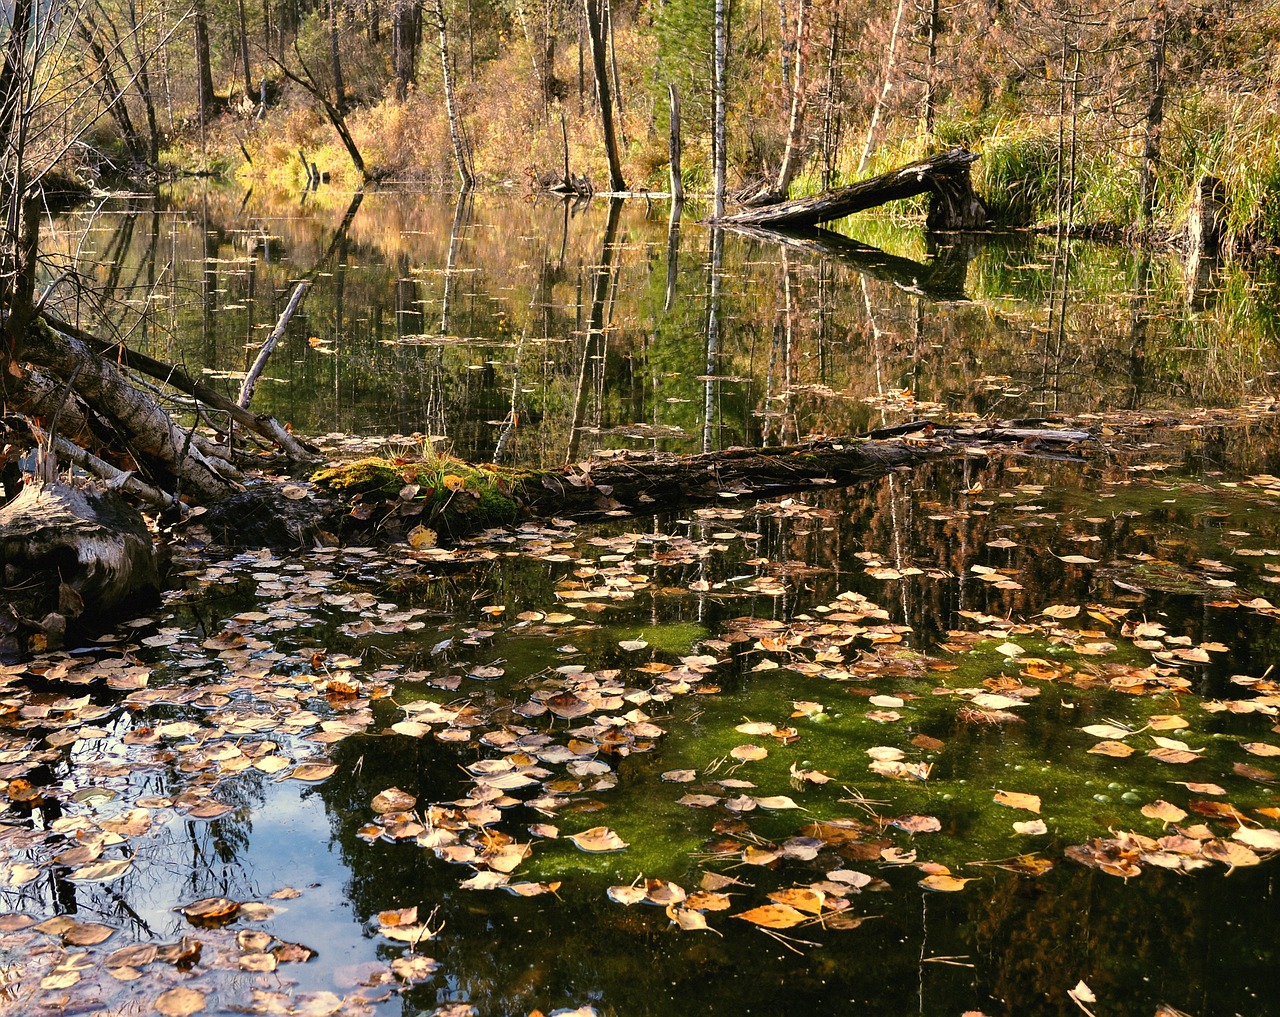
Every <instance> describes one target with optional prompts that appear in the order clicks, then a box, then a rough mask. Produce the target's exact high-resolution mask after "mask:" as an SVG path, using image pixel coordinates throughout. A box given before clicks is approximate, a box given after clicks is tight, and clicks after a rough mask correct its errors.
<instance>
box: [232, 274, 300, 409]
mask: <svg viewBox="0 0 1280 1017" xmlns="http://www.w3.org/2000/svg"><path fill="white" fill-rule="evenodd" d="M310 285H311V284H310V283H309V282H307V281H306V280H305V279H304V280H303V281H302V282H300V283H298V285H297V286H295V287H294V288H293V296H291V297H290V298H289V303H288V304H287V305H286V306H285V309H284V313H283V314H281V315H280V320H279V321H277V322H276V327H275V328H273V329H272V330H271V334H270V335H269V336H267V338H266V341H265V342H263V344H262V348H261V349H260V350H258V356H257V357H256V358H255V359H254V361H253V366H252V367H250V368H249V373H248V374H246V375H245V378H244V382H243V384H241V386H240V395H239V396H238V397H237V398H236V404H237V405H238V406H241V407H242V408H244V409H246V410H247V409H248V408H249V403H250V401H251V400H252V399H253V393H254V390H255V389H256V388H257V387H258V379H259V378H261V377H262V372H263V371H264V370H266V367H267V360H268V359H270V357H271V354H272V352H273V351H274V350H275V348H276V344H277V343H278V342H279V341H280V337H281V336H283V335H284V330H285V329H286V328H288V327H289V319H290V318H292V317H293V312H294V311H296V310H297V309H298V304H299V303H301V301H302V298H303V296H304V295H305V294H306V292H307V287H308V286H310Z"/></svg>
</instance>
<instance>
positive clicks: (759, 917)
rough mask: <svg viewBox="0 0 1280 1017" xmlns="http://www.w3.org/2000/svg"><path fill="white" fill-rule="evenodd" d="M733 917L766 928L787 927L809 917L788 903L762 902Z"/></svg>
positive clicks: (807, 919)
mask: <svg viewBox="0 0 1280 1017" xmlns="http://www.w3.org/2000/svg"><path fill="white" fill-rule="evenodd" d="M733 917H734V918H741V919H742V920H743V921H744V922H750V923H751V924H752V925H760V926H763V927H764V928H766V929H789V928H791V927H792V926H793V925H799V924H800V923H801V922H807V921H809V917H808V916H807V915H806V914H805V913H804V912H803V911H797V910H796V909H795V908H793V907H791V905H789V904H764V905H761V906H760V907H758V908H752V909H751V910H750V911H743V912H742V913H741V914H736V915H734V916H733Z"/></svg>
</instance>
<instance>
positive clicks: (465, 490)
mask: <svg viewBox="0 0 1280 1017" xmlns="http://www.w3.org/2000/svg"><path fill="white" fill-rule="evenodd" d="M893 430H894V431H895V432H897V433H895V434H892V435H885V436H883V437H873V436H869V437H861V438H859V437H850V438H821V439H814V440H811V441H806V442H801V443H799V444H796V445H788V446H781V447H773V448H734V449H726V450H724V451H721V452H709V453H705V454H702V455H693V456H680V455H653V454H652V453H641V452H629V451H611V452H597V453H595V454H594V455H593V456H591V457H590V458H587V459H585V460H582V461H580V462H577V463H574V464H572V465H569V466H566V467H564V468H563V469H559V470H540V471H534V470H510V469H501V468H496V467H492V466H473V465H470V464H467V463H463V462H461V461H460V460H456V459H451V458H450V457H448V456H441V455H435V456H433V457H431V458H429V459H427V460H423V461H421V462H406V461H403V460H396V461H392V460H388V459H378V458H366V459H361V460H357V461H355V462H351V463H345V464H337V465H334V466H331V467H328V468H326V469H323V470H321V471H319V472H318V473H316V474H314V475H313V476H312V478H311V484H310V485H307V486H306V487H305V489H304V488H303V487H302V486H300V485H295V486H294V488H293V490H292V492H291V493H290V494H289V495H283V494H282V493H281V491H280V489H278V488H277V487H275V486H274V485H266V484H264V485H259V486H258V487H256V488H251V489H250V490H248V491H246V492H244V493H243V494H240V495H237V496H235V497H234V498H230V499H227V500H226V501H224V502H222V503H220V504H218V505H214V506H212V507H211V508H210V510H209V512H208V513H207V514H206V515H205V516H202V517H201V518H200V519H199V521H198V524H199V525H201V526H204V527H207V528H208V530H209V533H210V536H211V538H212V539H213V540H215V541H216V542H218V543H223V544H228V545H232V546H251V545H253V546H261V545H269V546H284V547H296V546H299V545H309V544H312V543H315V542H322V543H332V542H336V541H341V540H342V539H344V538H348V537H357V536H359V537H360V538H361V539H366V538H367V535H368V533H369V532H370V531H376V532H377V533H378V535H379V536H380V537H381V538H383V539H390V540H394V539H398V538H400V537H402V536H405V535H409V536H410V539H411V542H412V541H413V539H414V537H413V534H414V533H415V532H416V533H417V534H419V536H420V537H421V535H422V534H423V533H424V532H425V531H426V530H430V531H432V533H431V535H430V539H434V538H435V536H436V535H438V536H439V537H440V538H441V539H458V538H461V537H465V536H468V535H470V534H473V533H476V532H478V531H480V530H483V529H488V528H491V527H495V526H502V525H510V524H514V523H518V522H521V521H525V520H531V519H537V518H550V517H553V516H554V517H560V518H567V519H577V520H593V519H607V518H621V517H638V516H647V515H656V514H658V513H660V512H667V511H680V510H683V509H685V508H687V507H690V506H694V505H705V504H708V503H716V504H724V503H725V501H726V500H738V501H749V500H751V499H755V498H766V497H771V496H776V495H783V494H788V493H792V492H796V491H802V490H806V489H811V488H817V487H829V486H838V485H848V484H852V483H855V482H858V481H864V480H870V479H875V478H877V477H882V476H884V475H886V474H888V473H890V472H892V471H894V470H897V469H909V468H912V467H915V466H918V465H920V464H922V463H925V462H929V461H932V460H936V459H943V458H948V457H956V456H962V455H966V454H973V453H974V450H975V448H978V447H983V446H993V445H1016V446H1018V447H1019V449H1020V451H1022V452H1026V453H1033V454H1050V455H1053V456H1054V457H1055V458H1061V457H1067V458H1073V457H1074V458H1077V459H1078V458H1079V457H1078V456H1076V455H1075V452H1076V449H1077V446H1080V445H1082V444H1084V443H1087V442H1089V441H1091V440H1092V437H1091V435H1090V434H1089V432H1087V431H1079V430H1071V431H1066V430H1059V429H1054V428H1030V427H1009V428H1002V427H990V428H967V429H957V428H943V427H935V426H934V425H933V424H930V423H928V422H925V421H915V422H912V423H911V424H904V425H900V426H899V427H898V428H894V429H893ZM979 454H980V453H979ZM421 539H428V538H426V537H422V538H421Z"/></svg>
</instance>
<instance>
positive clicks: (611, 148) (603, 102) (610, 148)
mask: <svg viewBox="0 0 1280 1017" xmlns="http://www.w3.org/2000/svg"><path fill="white" fill-rule="evenodd" d="M582 7H583V12H584V13H585V14H586V18H587V33H588V35H590V37H591V66H592V69H593V70H594V72H595V76H596V94H597V95H598V96H599V99H600V125H601V127H602V128H603V129H604V153H605V157H606V158H607V159H608V161H609V190H611V191H613V192H614V193H615V194H618V193H621V192H622V191H625V190H626V189H627V181H626V179H625V178H624V177H623V175H622V160H621V158H620V157H619V155H618V135H617V132H616V131H615V130H614V126H613V97H612V93H611V91H610V88H609V59H608V52H607V50H606V47H605V37H604V28H603V26H602V25H601V23H600V11H599V9H598V8H597V7H596V0H582Z"/></svg>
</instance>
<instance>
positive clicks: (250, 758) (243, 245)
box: [0, 188, 1280, 1017]
mask: <svg viewBox="0 0 1280 1017" xmlns="http://www.w3.org/2000/svg"><path fill="white" fill-rule="evenodd" d="M697 219H698V210H697V209H686V213H685V219H684V222H683V223H682V224H681V225H680V226H679V228H678V229H675V230H673V229H671V228H669V223H668V209H667V208H666V207H665V205H662V204H660V203H658V202H654V203H652V204H646V203H645V202H643V201H632V202H630V203H628V204H627V205H626V206H621V205H614V206H610V205H608V204H607V203H603V202H599V201H593V202H591V203H590V204H588V205H586V206H585V207H581V208H571V207H569V206H565V205H561V204H558V203H551V202H548V201H544V200H540V201H527V200H524V199H522V198H519V197H515V196H507V195H488V194H481V195H477V196H475V197H474V198H473V199H471V200H469V201H467V202H464V203H461V204H456V203H454V202H453V201H452V199H448V198H441V197H433V196H422V195H416V194H400V193H392V192H385V193H384V192H379V193H372V194H368V195H365V196H363V197H362V198H360V199H358V200H356V201H350V196H339V195H332V196H331V195H325V194H324V193H323V192H321V194H320V195H317V196H312V197H311V198H310V199H309V200H308V201H307V202H306V203H304V204H302V205H298V204H297V202H296V201H294V202H293V203H292V204H291V205H286V204H285V203H284V202H283V201H281V200H268V199H267V198H266V197H261V196H254V195H248V196H246V195H242V194H233V193H228V192H225V191H219V190H215V189H203V188H199V189H197V188H192V189H189V190H182V191H177V192H174V193H171V194H168V195H165V196H164V197H162V198H137V199H131V200H119V199H117V200H113V201H108V202H106V203H104V204H103V205H101V206H100V207H98V208H95V209H90V210H85V211H83V212H81V213H79V214H78V215H76V216H74V217H72V218H71V219H70V220H68V221H66V222H64V223H61V224H59V227H58V232H57V234H56V237H55V238H54V241H53V242H54V243H56V244H57V245H58V248H59V249H60V250H61V251H62V252H63V254H64V255H65V256H66V257H67V258H75V259H77V264H78V266H79V271H80V272H81V273H82V276H83V277H84V279H85V281H86V282H87V283H90V284H91V286H86V287H85V289H84V292H83V295H82V296H78V297H77V298H76V303H77V304H78V306H71V304H68V306H67V307H66V308H64V313H65V314H71V313H75V314H77V315H78V316H79V318H80V320H81V321H82V322H84V323H85V324H86V326H88V327H91V328H94V329H95V330H98V331H100V332H102V333H106V334H119V335H122V336H125V337H126V338H127V339H128V341H129V342H130V343H131V344H132V345H135V346H139V347H142V348H145V349H146V350H147V352H150V353H151V354H152V355H153V356H156V357H159V358H161V359H164V360H166V361H168V362H172V363H178V364H181V365H183V366H184V367H185V368H186V369H187V370H188V371H189V372H191V373H196V372H204V373H205V375H206V377H209V378H211V379H213V380H215V381H216V382H217V383H219V384H222V385H226V386H228V391H231V392H233V393H234V390H235V386H236V385H237V384H238V382H237V378H238V377H239V376H242V375H243V372H244V371H245V370H246V368H247V366H248V364H249V363H250V362H251V361H252V359H253V357H254V355H255V347H256V345H257V344H258V343H260V342H261V340H262V338H263V337H264V336H265V334H266V332H267V331H268V330H270V329H271V328H272V327H273V326H274V324H275V322H276V320H277V318H278V316H279V314H280V313H281V311H282V310H283V308H284V305H285V303H286V301H287V299H288V297H289V294H290V292H291V290H292V288H293V285H294V283H295V282H296V281H297V280H298V279H302V278H307V279H309V280H310V281H311V289H310V291H309V292H308V294H307V297H306V302H305V304H304V306H303V310H302V311H301V312H299V313H298V314H297V315H295V316H294V318H293V319H292V321H291V322H290V325H289V329H288V332H287V335H286V338H285V341H284V342H283V343H282V345H281V347H280V348H279V349H278V350H277V351H276V353H275V354H274V357H273V359H272V360H271V362H270V364H269V367H268V372H267V373H268V375H269V377H268V378H267V380H265V381H264V382H263V383H262V385H261V386H260V387H259V390H258V394H257V396H256V397H255V403H254V406H255V408H256V409H258V410H260V411H264V412H270V413H273V414H275V415H276V416H277V417H279V418H280V419H281V420H287V421H289V422H290V423H291V424H292V426H293V427H294V429H295V430H296V431H298V432H301V433H305V434H309V435H317V436H322V440H323V442H324V447H325V448H326V450H327V451H328V452H329V454H331V455H334V456H339V455H354V454H364V453H366V452H370V451H380V452H383V453H386V454H391V455H398V456H403V457H405V458H406V459H408V458H411V457H412V456H413V455H415V454H417V453H419V452H420V451H421V449H422V448H423V447H424V446H426V445H429V444H433V443H435V444H441V445H444V446H445V447H447V448H448V449H449V450H450V451H452V452H453V453H454V454H456V455H458V456H461V457H463V458H466V459H469V460H474V461H480V462H490V461H492V462H500V463H519V464H527V465H537V466H554V465H558V464H560V463H563V462H565V461H575V460H579V459H585V458H587V457H588V456H589V455H590V453H591V452H592V450H594V449H616V448H626V449H646V448H649V449H654V450H659V451H672V452H697V451H703V450H718V449H723V448H728V447H730V446H734V445H748V444H775V445H776V444H779V443H783V442H787V441H791V440H794V439H796V438H798V437H802V436H804V435H808V434H812V433H825V434H828V435H849V434H854V433H859V432H865V431H866V430H868V429H869V428H874V427H878V426H882V425H885V424H893V423H898V422H901V421H904V420H911V419H916V418H920V417H934V418H938V419H941V417H942V416H944V415H950V416H951V417H952V418H953V419H961V420H963V419H970V418H975V419H976V418H983V419H1021V420H1043V419H1058V418H1062V417H1065V416H1069V417H1072V418H1073V419H1075V420H1077V421H1080V422H1081V423H1083V424H1085V425H1088V426H1091V427H1092V428H1093V429H1094V431H1095V433H1096V434H1097V435H1098V437H1099V441H1098V442H1097V443H1096V445H1097V447H1096V448H1087V449H1085V448H1082V449H1081V450H1079V454H1076V453H1074V452H1073V453H1071V454H1066V455H1061V456H1059V457H1057V458H1052V457H1046V456H1044V455H1042V454H1037V452H1036V450H1034V449H1020V448H1014V449H1012V450H1010V451H1008V452H1006V453H995V452H992V453H990V454H977V453H975V454H974V455H972V456H968V457H963V458H957V459H956V460H954V461H945V462H935V463H931V464H928V465H926V466H924V467H920V468H918V469H915V470H913V471H910V472H907V471H901V472H896V473H894V474H891V475H889V476H887V477H884V478H882V479H880V480H878V481H874V482H869V483H866V484H863V485H860V486H856V487H851V488H848V489H834V488H819V489H817V490H815V491H812V492H810V493H807V494H803V495H791V496H789V497H786V498H779V499H775V500H773V501H766V502H762V503H747V502H743V501H740V500H737V499H734V498H732V497H726V498H723V499H721V501H720V503H719V504H715V505H713V506H711V507H708V508H701V509H697V510H691V511H689V512H687V513H685V514H676V513H673V512H670V511H668V512H665V513H663V512H659V513H658V514H657V515H655V516H654V517H653V518H648V519H638V518H618V519H616V520H612V521H609V522H607V523H601V524H593V525H577V526H575V525H573V524H572V523H569V522H567V521H565V520H555V519H552V520H547V521H545V522H544V523H542V524H538V525H532V524H530V525H526V526H523V527H521V528H519V529H516V530H511V531H505V530H503V531H489V532H486V533H485V534H482V535H481V536H480V537H478V538H476V539H474V540H469V541H464V542H461V543H460V544H458V545H457V546H454V547H450V548H434V547H411V546H409V545H407V544H405V543H403V542H390V543H378V542H374V541H371V542H370V545H369V546H342V547H320V548H314V549H300V550H297V551H295V552H286V551H283V550H276V551H259V550H252V551H245V552H233V551H227V550H224V549H221V548H218V547H217V546H215V545H213V544H210V543H206V541H205V539H203V538H202V535H201V532H200V530H199V527H198V522H197V523H196V524H195V525H192V526H191V527H189V528H188V529H187V531H186V532H185V536H184V537H183V538H182V540H181V541H180V542H178V543H177V544H175V546H174V548H173V564H172V577H173V579H172V585H173V589H172V592H171V593H170V594H169V595H168V596H167V597H166V599H165V602H164V603H163V604H162V605H159V606H158V607H156V608H155V609H148V610H147V611H146V613H145V614H142V613H140V614H139V617H137V618H134V619H131V620H130V621H129V622H128V623H127V624H125V625H123V626H122V627H121V628H120V629H118V630H117V631H115V632H113V633H109V634H108V635H107V636H105V637H104V638H103V639H102V640H101V641H99V642H97V643H95V644H93V645H91V646H89V647H85V648H82V649H78V650H75V651H71V652H56V653H49V654H46V655H43V656H41V657H38V658H37V659H35V660H33V661H29V662H23V663H17V664H13V665H11V666H8V667H5V668H3V669H0V681H2V682H3V686H0V687H2V690H3V695H0V721H2V722H3V727H2V728H0V736H2V737H3V744H2V745H0V781H3V782H4V790H5V794H6V798H7V800H8V803H9V805H8V810H7V812H6V813H5V815H4V822H3V825H2V826H0V841H2V842H3V845H4V849H3V855H0V897H2V898H3V901H0V930H3V932H2V933H0V955H2V956H0V985H2V993H3V995H2V996H0V999H2V1000H3V1002H2V1003H0V1005H4V1006H6V1007H8V1008H11V1009H13V1011H14V1012H22V1013H40V1012H46V1011H47V1012H50V1013H53V1012H57V1013H79V1012H86V1013H88V1012H112V1013H152V1012H160V1013H165V1014H179V1013H182V1014H186V1013H198V1012H207V1013H262V1014H280V1013H296V1014H305V1015H316V1017H318V1015H323V1014H329V1013H339V1012H341V1013H367V1014H371V1015H373V1014H377V1015H382V1014H400V1013H405V1014H409V1013H413V1014H416V1013H424V1014H425V1013H435V1012H446V1013H451V1014H454V1013H456V1014H461V1013H468V1012H472V1011H471V1010H470V1009H468V1008H474V1012H476V1013H479V1014H530V1013H533V1012H534V1011H542V1012H543V1013H552V1012H554V1011H557V1010H577V1009H579V1008H581V1009H582V1011H583V1012H584V1013H586V1012H593V1011H594V1012H596V1013H598V1014H618V1015H627V1014H645V1015H648V1014H654V1015H657V1014H664V1015H665V1014H684V1013H706V1014H739V1013H759V1014H789V1013H812V1012H814V1011H815V1010H817V1011H820V1010H834V1011H837V1012H873V1013H892V1014H896V1013H920V1014H931V1015H932V1014H939V1015H943V1014H947V1015H956V1017H959V1015H960V1014H962V1013H967V1012H973V1013H978V1014H988V1015H992V1017H995V1015H1001V1014H1019V1015H1024V1014H1032V1015H1034V1014H1061V1013H1072V1012H1076V1011H1077V1010H1079V1011H1081V1012H1085V1013H1098V1014H1105V1013H1126V1014H1129V1013H1147V1014H1155V1013H1164V1014H1166V1015H1172V1014H1177V1013H1180V1012H1182V1013H1190V1014H1196V1015H1210V1014H1221V1015H1228V1014H1272V1013H1280V1002H1277V1000H1276V998H1275V994H1274V991H1273V988H1274V974H1273V972H1274V967H1275V964H1276V961H1277V953H1278V950H1280V934H1278V933H1277V930H1276V925H1275V922H1274V917H1273V916H1274V913H1275V907H1276V899H1275V888H1274V873H1275V871H1276V870H1275V862H1274V861H1273V860H1272V857H1273V856H1274V855H1275V854H1276V852H1277V851H1278V850H1280V833H1277V830H1278V829H1280V796H1278V795H1277V791H1276V785H1275V781H1276V768H1275V762H1274V760H1273V759H1271V758H1269V757H1273V756H1276V755H1280V737H1277V730H1278V728H1277V725H1276V713H1277V708H1278V707H1280V684H1277V682H1276V681H1275V680H1274V676H1273V673H1272V668H1273V666H1274V664H1275V663H1276V661H1277V650H1278V649H1280V639H1278V638H1277V627H1276V619H1277V616H1280V607H1277V606H1274V605H1273V603H1272V601H1273V599H1275V600H1277V601H1280V598H1277V597H1276V594H1277V592H1280V591H1277V590H1276V588H1275V586H1276V584H1277V583H1280V516H1278V515H1277V513H1276V507H1277V503H1278V501H1280V480H1278V479H1277V477H1276V474H1280V434H1278V433H1277V427H1276V418H1275V410H1276V408H1275V406H1274V404H1273V401H1272V398H1273V395H1274V391H1275V378H1276V371H1277V367H1278V365H1280V356H1278V355H1277V354H1278V352H1280V349H1278V347H1277V342H1276V338H1277V336H1276V331H1277V322H1276V317H1275V314H1276V308H1277V307H1278V306H1280V300H1278V299H1277V293H1276V282H1277V273H1276V269H1275V265H1274V264H1272V263H1269V262H1263V263H1260V264H1256V265H1253V266H1251V267H1249V268H1248V269H1246V268H1242V267H1240V266H1236V265H1231V266H1220V265H1201V266H1192V267H1191V268H1190V269H1189V268H1188V266H1186V265H1185V264H1184V263H1183V262H1181V261H1180V260H1178V259H1175V258H1172V257H1163V256H1157V255H1155V254H1151V253H1141V252H1134V251H1130V250H1128V249H1123V248H1112V247H1104V246H1098V245H1091V244H1087V243H1084V242H1080V241H1075V242H1072V243H1070V244H1069V245H1068V244H1065V243H1058V242H1056V241H1055V238H1053V237H1037V236H1025V235H1017V236H1006V237H993V238H955V237H948V238H926V237H923V236H922V235H921V234H920V233H919V232H918V230H914V229H913V228H911V226H910V224H905V223H895V222H892V221H889V220H885V219H861V220H855V221H853V222H851V223H848V224H845V226H844V227H843V228H844V229H845V231H846V232H847V233H848V234H849V236H851V237H853V238H856V240H848V239H845V240H835V239H830V238H827V239H821V240H813V239H810V240H809V241H807V242H806V243H805V244H804V245H798V246H793V247H788V246H780V245H778V244H777V243H774V242H771V241H768V240H765V239H761V238H758V237H744V236H738V235H733V234H728V235H723V236H721V237H720V238H718V239H716V240H713V238H712V235H711V233H710V232H709V231H707V230H706V229H705V227H703V226H701V225H700V224H699V223H698V221H697ZM90 290H92V291H94V292H96V293H97V294H99V295H100V296H97V297H92V298H91V296H90ZM215 423H216V421H215ZM1161 1008H1163V1009H1161Z"/></svg>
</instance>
